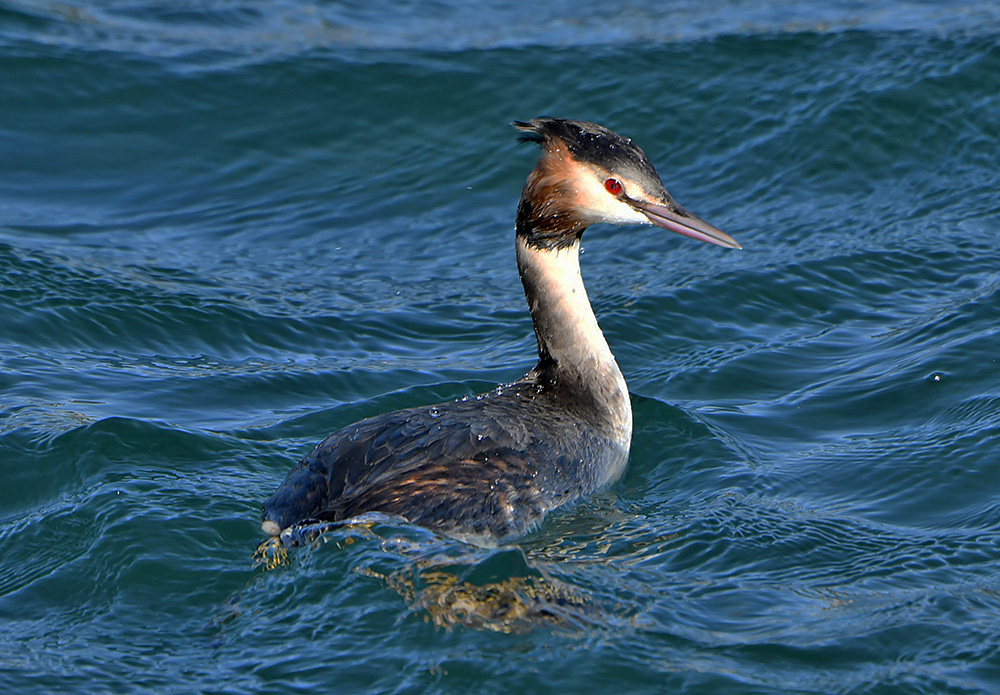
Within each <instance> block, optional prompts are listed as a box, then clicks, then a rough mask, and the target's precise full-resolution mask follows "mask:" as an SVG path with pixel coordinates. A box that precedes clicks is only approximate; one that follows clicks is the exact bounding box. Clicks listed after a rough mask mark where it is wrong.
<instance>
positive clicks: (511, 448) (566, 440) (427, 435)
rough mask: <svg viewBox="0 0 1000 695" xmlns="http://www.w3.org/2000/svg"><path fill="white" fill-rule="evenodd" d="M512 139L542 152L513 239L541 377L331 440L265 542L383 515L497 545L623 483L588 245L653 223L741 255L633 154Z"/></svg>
mask: <svg viewBox="0 0 1000 695" xmlns="http://www.w3.org/2000/svg"><path fill="white" fill-rule="evenodd" d="M513 126H514V127H515V128H517V129H518V130H519V131H521V132H522V135H521V139H522V140H525V141H529V142H535V143H538V144H539V145H540V146H541V150H542V152H541V157H540V158H539V160H538V164H537V165H536V166H535V168H534V169H533V170H532V172H531V173H530V174H529V175H528V180H527V182H526V183H525V186H524V191H523V192H522V193H521V200H520V203H519V204H518V206H517V221H516V225H515V232H516V233H515V241H514V243H515V249H516V254H517V267H518V270H519V272H520V276H521V282H522V283H523V285H524V293H525V295H526V297H527V300H528V308H529V310H530V312H531V320H532V323H533V324H534V328H535V336H536V338H537V339H538V364H536V365H535V366H534V368H532V369H531V371H529V372H528V373H527V374H525V375H524V376H523V377H522V378H521V379H519V380H517V381H515V382H514V383H512V384H505V385H502V386H498V387H497V388H496V389H495V390H493V391H489V392H487V393H483V394H480V395H479V396H476V397H475V398H463V399H461V400H457V401H452V402H449V403H438V404H435V405H430V406H422V407H416V408H407V409H405V410H399V411H395V412H391V413H386V414H384V415H378V416H375V417H371V418H368V419H366V420H362V421H361V422H357V423H355V424H353V425H348V426H347V427H345V428H343V429H341V430H339V431H338V432H335V433H334V434H332V435H330V436H329V437H327V438H326V439H325V440H324V441H323V442H321V443H320V444H319V446H317V447H316V448H315V449H313V451H312V452H311V453H309V454H308V455H307V456H306V457H305V458H304V459H302V461H301V462H300V463H299V464H298V465H297V466H295V467H294V468H293V469H292V470H291V472H289V474H288V477H287V478H286V479H285V481H284V482H283V483H282V484H281V486H280V487H279V488H278V489H277V490H276V491H275V493H274V494H273V495H272V496H271V498H270V499H268V500H267V502H265V503H264V521H263V529H264V531H265V532H267V533H268V534H270V535H272V536H277V535H279V534H280V533H281V532H282V531H283V530H285V529H289V528H291V527H294V526H297V525H300V524H303V523H307V522H320V521H339V520H342V519H348V518H351V517H354V516H357V515H359V514H362V513H365V512H371V511H377V512H384V513H387V514H395V515H399V516H401V517H404V518H405V519H407V520H408V521H410V522H412V523H414V524H418V525H421V526H425V527H428V528H432V529H435V530H437V531H440V532H442V533H444V534H447V535H450V536H453V537H456V538H460V539H462V540H465V541H468V542H472V543H477V544H480V545H494V544H496V543H498V542H500V541H503V540H506V539H510V538H514V537H516V536H519V535H521V534H524V533H525V532H527V531H529V530H530V529H532V528H533V527H535V526H536V525H537V524H538V523H539V522H540V521H541V520H542V519H543V518H544V516H545V514H546V513H547V512H549V511H551V510H552V509H555V508H556V507H559V506H560V505H563V504H565V503H567V502H569V501H571V500H574V499H577V498H579V497H581V496H583V495H587V494H590V493H592V492H594V491H595V490H597V489H599V488H601V487H603V486H605V485H607V484H609V483H611V482H612V481H614V480H615V479H617V478H618V477H619V476H620V475H621V474H622V472H623V471H624V469H625V463H626V461H627V460H628V453H629V444H630V441H631V438H632V407H631V404H630V402H629V394H628V387H627V386H626V384H625V378H624V377H623V376H622V373H621V370H620V369H619V368H618V364H617V363H616V362H615V358H614V355H612V354H611V349H610V348H609V347H608V343H607V341H606V340H605V338H604V334H603V333H602V332H601V329H600V328H599V327H598V325H597V319H596V317H595V316H594V311H593V309H592V308H591V306H590V302H589V300H588V299H587V291H586V289H585V288H584V286H583V278H582V276H581V275H580V238H581V237H582V235H583V232H584V231H585V230H586V229H587V227H589V226H590V225H592V224H595V223H599V222H603V223H608V224H616V225H626V224H646V225H649V224H652V225H656V226H658V227H662V228H664V229H669V230H670V231H672V232H676V233H678V234H682V235H684V236H688V237H691V238H692V239H698V240H699V241H704V242H708V243H710V244H715V245H718V246H725V247H729V248H736V249H738V248H740V245H739V244H737V243H736V241H735V240H733V239H732V238H731V237H730V236H728V235H726V234H724V233H723V232H721V231H719V230H718V229H716V228H715V227H713V226H712V225H710V224H709V223H707V222H705V221H703V220H701V219H699V218H698V217H696V216H695V215H693V214H691V213H690V212H688V211H687V210H685V209H684V208H683V207H681V206H680V205H678V204H677V203H676V202H675V201H674V199H673V198H672V197H671V196H670V194H669V193H667V190H666V188H664V186H663V183H662V182H661V181H660V177H659V175H658V174H657V173H656V169H654V168H653V165H652V164H651V163H650V161H649V159H648V158H647V157H646V155H645V154H644V153H643V151H642V150H641V149H639V148H638V147H637V146H636V145H634V144H633V143H632V141H631V140H629V139H627V138H623V137H622V136H620V135H618V134H617V133H614V132H612V131H610V130H608V129H607V128H604V127H603V126H600V125H597V124H595V123H585V122H583V121H570V120H564V119H561V118H535V119H532V120H530V121H524V122H522V121H515V122H514V123H513Z"/></svg>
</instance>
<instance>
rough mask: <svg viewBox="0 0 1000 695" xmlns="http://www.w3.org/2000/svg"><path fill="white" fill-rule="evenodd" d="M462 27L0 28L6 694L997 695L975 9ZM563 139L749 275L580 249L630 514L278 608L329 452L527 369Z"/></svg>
mask: <svg viewBox="0 0 1000 695" xmlns="http://www.w3.org/2000/svg"><path fill="white" fill-rule="evenodd" d="M471 7H472V6H468V7H467V6H466V5H463V4H462V3H458V2H455V3H451V2H440V3H422V2H420V3H418V2H413V3H392V2H375V3H369V4H367V5H365V9H351V8H350V7H346V6H340V5H338V4H308V3H305V2H299V1H298V0H295V1H293V0H287V1H285V2H274V3H268V4H264V3H252V2H240V1H238V0H237V1H227V0H208V1H207V2H205V1H203V2H198V3H189V2H179V3H178V2H171V3H157V2H155V0H145V1H136V2H131V1H130V2H125V1H122V0H119V1H115V2H100V3H99V2H92V3H61V2H28V1H27V0H23V1H14V2H10V1H6V2H0V74H2V75H3V79H2V80H0V172H2V173H0V479H2V481H3V484H2V485H0V540H2V542H0V622H2V629H0V682H3V683H5V684H6V686H7V690H8V691H9V692H12V693H14V692H16V693H52V692H70V691H79V692H116V693H129V692H158V693H168V692H177V693H182V692H183V693H188V692H206V693H207V692H233V693H235V692H274V693H289V692H386V693H418V692H419V693H422V692H447V693H469V692H475V693H494V692H495V693H507V692H522V693H536V692H538V693H541V692H557V691H558V692H579V691H583V690H593V689H595V688H600V689H604V690H609V689H610V691H611V692H629V693H642V692H649V693H659V692H684V693H713V694H715V693H834V692H837V693H911V692H913V693H935V694H940V693H974V692H1000V653H998V651H1000V572H998V570H1000V494H998V491H1000V362H998V360H1000V335H998V334H1000V329H998V325H1000V324H998V317H1000V311H998V305H1000V244H998V238H1000V193H998V190H1000V174H998V171H1000V169H998V165H997V162H998V161H1000V146H998V136H997V134H998V130H997V127H998V125H997V124H998V123H1000V88H998V85H1000V11H998V10H997V7H996V6H995V4H993V3H988V2H938V3H933V2H901V1H900V2H895V1H893V2H872V3H853V2H846V1H844V2H833V3H825V4H823V5H822V6H819V5H816V6H814V5H812V4H808V3H803V2H798V3H797V2H780V3H770V4H766V5H760V4H758V3H749V2H737V1H733V2H714V3H701V2H668V3H653V2H648V3H647V2H632V3H624V4H620V5H617V6H613V7H609V6H608V5H607V4H606V3H592V2H587V1H584V2H579V1H577V2H573V3H569V2H555V3H549V4H547V5H546V6H545V7H536V6H534V5H531V4H527V3H518V2H508V3H500V4H498V5H497V6H496V7H494V8H492V9H490V10H484V9H482V8H478V7H476V9H474V10H473V9H470V8H471ZM543 114H545V115H560V116H566V117H572V118H582V119H587V120H595V121H599V122H601V123H604V124H606V125H608V126H610V127H612V128H614V129H615V130H618V131H619V132H622V133H624V134H626V135H629V136H631V137H633V138H634V139H635V140H636V141H637V142H638V143H639V144H640V145H641V146H643V147H644V149H645V150H646V151H647V153H648V154H649V155H650V157H651V158H652V159H653V161H654V162H655V163H656V164H657V166H658V168H659V170H660V173H661V174H662V175H663V177H664V180H665V181H666V183H667V186H668V188H669V189H670V190H671V192H672V193H673V194H674V195H675V197H677V199H678V200H679V201H680V202H681V203H682V204H684V205H686V206H687V207H689V208H691V209H692V210H693V211H695V212H696V213H698V214H700V215H701V216H703V217H705V218H706V219H708V220H710V221H712V222H714V223H715V224H716V225H717V226H719V227H721V228H722V229H724V230H725V231H727V232H729V233H731V234H732V235H733V236H735V237H736V238H737V239H738V240H739V241H740V242H741V243H742V244H743V246H744V248H745V250H744V251H742V252H727V251H726V250H723V249H719V248H715V247H709V246H707V245H703V244H696V243H694V242H690V241H685V240H683V239H681V238H680V237H676V236H673V235H665V234H663V233H658V232H657V230H652V229H648V228H624V229H612V228H602V227H595V228H593V229H592V230H590V231H589V232H588V233H587V236H586V238H585V242H586V249H585V251H586V253H585V255H584V257H583V265H584V274H585V277H586V279H587V282H588V286H589V288H590V294H591V298H592V300H593V302H594V305H595V308H596V311H597V313H598V316H599V319H600V321H601V323H602V326H603V328H604V330H605V331H606V333H607V334H608V338H609V342H610V343H611V345H612V348H613V350H614V351H615V353H616V355H617V356H618V359H619V362H620V364H621V366H622V369H623V371H624V372H625V374H626V377H627V378H628V381H629V385H630V389H631V391H632V394H633V405H634V409H635V421H636V431H635V438H634V442H633V453H632V457H631V461H630V464H629V468H628V471H627V473H626V474H625V477H624V478H623V480H622V481H620V482H619V483H617V484H616V485H614V486H613V487H612V488H610V489H609V490H607V491H605V492H603V493H602V494H599V495H597V496H596V497H594V498H592V499H589V500H587V501H585V502H582V503H580V504H577V505H575V506H573V507H571V508H569V509H566V510H562V511H560V512H559V513H558V514H556V515H554V516H552V517H551V518H550V519H548V520H547V521H546V523H545V524H544V526H543V527H542V528H541V529H539V530H538V531H537V532H535V533H534V534H532V535H531V536H530V537H528V538H525V539H523V540H522V541H520V542H518V543H516V544H513V545H511V546H508V547H503V548H499V549H495V550H484V549H477V548H472V547H468V546H465V545H463V544H461V543H458V542H455V541H450V540H447V539H442V538H438V537H436V536H434V535H433V534H431V533H429V532H427V531H424V530H421V529H418V528H413V527H410V526H408V525H406V524H405V523H401V522H399V521H395V520H392V519H386V518H378V517H373V518H368V519H365V520H362V521H364V523H359V524H357V525H354V526H351V527H346V528H342V529H339V530H336V531H333V532H331V533H329V534H327V535H326V536H324V537H323V538H324V541H325V542H320V543H317V544H314V545H312V546H310V547H305V548H302V549H298V550H297V551H295V552H292V553H291V556H290V557H289V558H288V560H287V562H284V563H283V564H280V565H279V566H278V567H276V568H274V569H268V566H267V565H266V564H265V565H258V564H255V562H254V560H253V557H252V555H253V552H254V549H255V547H256V545H257V543H258V542H259V541H260V540H261V534H260V531H259V515H260V506H261V503H262V501H263V500H264V499H265V498H266V497H267V496H268V495H269V494H270V492H271V491H272V490H273V489H274V487H275V486H276V485H277V484H278V483H279V482H280V481H281V480H282V479H283V477H284V475H285V473H286V471H287V470H288V468H289V467H290V466H291V465H292V464H293V463H294V462H295V461H296V460H297V458H298V457H299V456H301V455H302V454H304V453H305V452H307V451H308V450H309V449H310V448H311V446H312V445H313V444H314V443H316V442H317V441H319V440H320V439H321V438H322V437H323V436H325V435H326V434H328V433H329V432H332V431H333V430H335V429H337V428H338V427H340V426H342V425H345V424H347V423H349V422H352V421H354V420H356V419H358V418H361V417H364V416H368V415H372V414H376V413H379V412H383V411H386V410H389V409H393V408H398V407H404V406H410V405H417V404H423V403H429V402H433V401H435V400H440V399H447V398H454V397H459V396H462V395H465V394H470V393H475V392H477V391H481V390H485V389H487V388H489V387H490V386H491V385H492V384H494V383H497V382H500V381H509V380H513V379H515V378H517V377H519V376H520V375H521V374H522V373H523V372H524V371H525V370H526V369H527V368H529V367H530V366H531V364H532V362H533V360H532V351H533V347H534V339H533V337H532V335H531V326H530V322H529V319H528V317H527V312H526V311H525V307H524V300H523V296H522V294H521V289H520V285H519V282H518V278H517V273H516V270H515V268H514V261H513V249H512V220H513V212H514V208H515V205H516V201H517V197H518V194H519V191H520V187H521V184H522V183H523V180H524V177H525V175H526V174H527V172H528V171H529V170H530V168H531V167H532V165H533V163H534V161H535V158H536V153H535V152H534V151H532V148H531V147H528V146H524V145H519V144H517V143H516V141H515V137H514V133H513V132H512V131H511V129H510V128H509V127H508V126H507V125H506V124H507V123H508V122H509V121H511V120H513V119H524V118H530V117H532V116H536V115H543ZM272 559H273V558H272Z"/></svg>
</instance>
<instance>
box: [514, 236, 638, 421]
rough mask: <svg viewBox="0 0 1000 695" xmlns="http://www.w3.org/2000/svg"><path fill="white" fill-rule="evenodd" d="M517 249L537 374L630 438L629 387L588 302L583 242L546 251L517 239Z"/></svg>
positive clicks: (519, 238)
mask: <svg viewBox="0 0 1000 695" xmlns="http://www.w3.org/2000/svg"><path fill="white" fill-rule="evenodd" d="M516 246H517V267H518V270H519V271H520V274H521V282H522V283H523V284H524V293H525V295H526V296H527V299H528V308H529V310H530V311H531V319H532V322H533V323H534V326H535V335H536V337H537V338H538V353H539V366H538V369H539V370H540V371H542V372H544V375H545V376H546V377H547V378H549V379H550V380H552V381H553V382H558V383H560V384H561V385H562V386H565V387H567V388H568V389H569V390H570V391H571V392H575V393H577V394H578V395H579V396H580V397H583V398H586V399H587V400H588V401H592V402H593V404H594V405H595V406H596V407H597V408H598V409H599V410H601V411H604V412H603V413H602V417H604V418H606V424H608V425H609V426H611V427H613V428H614V429H615V430H617V431H618V432H619V434H620V435H621V434H625V435H626V436H627V435H630V434H631V430H632V409H631V406H630V403H629V397H628V386H627V385H626V384H625V378H624V377H623V376H622V373H621V370H620V369H619V368H618V363H617V362H615V357H614V355H612V354H611V348H609V347H608V342H607V340H605V338H604V334H603V333H602V332H601V329H600V326H598V325H597V317H596V316H594V310H593V309H592V308H591V306H590V301H589V300H588V298H587V290H586V288H585V287H584V286H583V276H582V275H581V274H580V243H579V241H578V240H577V241H574V242H573V243H572V244H571V245H570V246H567V247H566V248H562V249H541V248H536V247H534V246H531V245H530V244H528V243H527V242H526V241H525V240H524V238H523V237H522V236H520V235H518V236H517V237H516Z"/></svg>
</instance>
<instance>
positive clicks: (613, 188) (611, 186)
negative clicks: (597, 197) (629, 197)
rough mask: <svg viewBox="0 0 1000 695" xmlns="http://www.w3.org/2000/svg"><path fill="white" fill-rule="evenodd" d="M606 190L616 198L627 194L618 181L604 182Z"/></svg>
mask: <svg viewBox="0 0 1000 695" xmlns="http://www.w3.org/2000/svg"><path fill="white" fill-rule="evenodd" d="M604 190H606V191H607V192H608V193H610V194H611V195H614V196H619V195H621V194H622V193H624V192H625V187H624V186H622V182H621V181H619V180H618V179H608V180H607V181H605V182H604Z"/></svg>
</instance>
